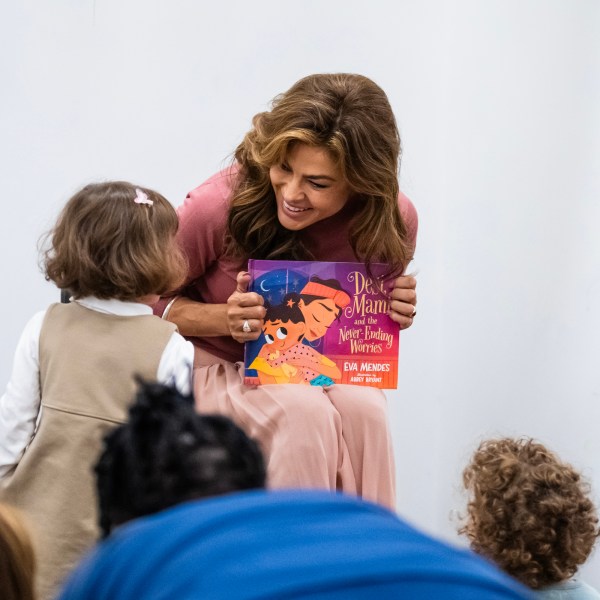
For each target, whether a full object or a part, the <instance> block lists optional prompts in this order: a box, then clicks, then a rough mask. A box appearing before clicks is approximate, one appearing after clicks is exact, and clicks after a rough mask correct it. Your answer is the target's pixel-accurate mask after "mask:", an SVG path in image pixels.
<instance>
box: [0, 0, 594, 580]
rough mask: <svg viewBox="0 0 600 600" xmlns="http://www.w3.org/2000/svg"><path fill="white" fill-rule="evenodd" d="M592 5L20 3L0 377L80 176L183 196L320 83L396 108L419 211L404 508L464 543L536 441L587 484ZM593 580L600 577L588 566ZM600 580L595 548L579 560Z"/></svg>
mask: <svg viewBox="0 0 600 600" xmlns="http://www.w3.org/2000/svg"><path fill="white" fill-rule="evenodd" d="M599 31H600V3H599V2H598V1H597V0H487V1H486V2H480V1H478V0H453V1H452V0H448V1H446V2H445V1H443V0H422V1H417V0H389V1H387V2H386V1H383V0H371V2H368V3H366V2H363V1H357V0H331V1H329V2H317V1H314V0H304V1H303V2H294V3H292V2H276V1H272V0H257V1H255V2H247V1H242V0H230V1H229V2H213V3H204V2H196V1H194V0H172V1H170V2H161V1H158V0H55V1H54V2H44V1H42V0H28V1H25V0H24V1H22V2H13V3H9V2H3V3H2V5H1V6H0V39H1V40H2V52H1V53H0V86H1V90H2V91H1V93H0V131H1V132H2V133H1V136H0V182H1V183H2V194H3V197H2V208H3V211H2V213H3V216H2V219H1V220H0V255H1V256H2V263H1V264H2V271H1V278H2V281H3V282H4V293H3V294H2V297H1V300H0V308H1V311H2V338H1V340H2V342H1V344H0V385H1V386H4V385H5V383H6V381H7V380H8V377H9V373H10V364H11V361H12V353H13V350H14V347H15V345H16V342H17V339H18V336H19V334H20V331H21V329H22V327H23V326H24V324H25V322H26V321H27V319H28V318H29V317H30V316H31V315H32V314H33V313H34V312H35V311H37V310H39V309H42V308H44V307H45V306H46V305H47V304H48V303H49V302H51V301H54V300H56V299H57V297H58V293H57V291H56V290H55V289H54V288H53V287H52V286H51V285H50V284H48V283H46V282H45V281H44V279H43V277H42V275H41V274H40V272H39V270H38V269H37V251H36V243H37V239H38V237H39V236H40V234H41V233H43V232H44V231H45V230H46V229H47V228H48V227H49V226H50V225H51V224H52V221H53V219H54V217H55V216H56V214H57V212H58V210H59V209H60V207H61V206H62V204H63V203H64V202H65V201H66V199H67V198H68V197H69V196H70V195H71V194H72V193H73V192H74V191H75V190H76V189H77V188H78V187H79V186H81V185H82V184H84V183H86V182H88V181H89V180H98V179H115V178H124V179H129V180H132V181H136V182H139V183H142V184H144V185H147V186H150V187H154V188H156V189H158V190H160V191H161V192H163V193H164V194H165V195H166V196H167V197H169V198H170V199H171V200H172V202H173V203H174V204H175V205H178V204H179V203H180V202H181V201H182V200H183V198H184V196H185V193H186V192H187V191H188V190H189V189H191V188H192V187H194V186H195V185H197V184H199V183H200V182H201V181H203V180H204V178H206V177H207V176H209V175H210V174H211V173H212V172H214V171H215V170H217V169H218V168H219V167H220V166H221V165H223V164H224V162H226V161H227V159H228V156H229V154H230V152H231V151H232V150H233V149H234V147H235V146H236V144H237V143H238V142H239V141H240V139H241V137H242V136H243V134H244V133H245V132H246V131H247V129H248V128H249V124H250V119H251V117H252V115H254V114H255V113H256V112H258V111H260V110H264V109H265V108H266V107H267V105H268V102H269V100H270V99H271V98H272V97H273V96H274V95H275V94H277V93H279V92H281V91H283V90H285V89H287V88H288V87H289V86H290V85H291V84H292V83H293V82H294V81H296V80H297V79H299V78H300V77H302V76H304V75H306V74H309V73H312V72H328V71H351V72H360V73H363V74H365V75H368V76H370V77H371V78H373V79H374V80H375V81H377V82H378V83H379V84H380V85H381V86H382V87H383V88H384V89H385V90H386V91H387V93H388V95H389V97H390V100H391V102H392V105H393V107H394V110H395V112H396V115H397V118H398V122H399V125H400V129H401V134H402V137H403V143H404V160H403V165H402V171H401V185H402V188H403V189H404V191H405V192H406V193H407V194H408V195H409V196H410V197H411V198H412V199H413V201H414V203H415V204H416V206H417V209H418V211H419V215H420V231H419V245H418V251H417V257H416V260H415V264H414V269H415V270H417V271H418V279H419V288H418V289H419V315H418V317H417V319H416V324H415V325H414V327H413V328H412V329H411V330H410V331H408V332H406V333H405V334H404V335H403V336H402V359H401V386H400V389H399V390H398V392H397V393H393V394H390V412H391V419H392V426H393V431H394V437H395V444H396V453H397V471H398V488H399V505H398V508H399V511H400V512H401V514H403V515H404V516H406V517H408V518H409V519H410V520H412V521H413V522H415V523H417V524H418V525H420V526H421V527H423V528H425V529H426V530H428V531H430V532H433V533H436V534H438V535H442V536H444V537H448V538H450V539H456V535H455V533H454V530H455V528H456V524H455V522H453V521H452V520H451V518H450V517H451V515H452V514H454V513H455V512H456V511H457V510H460V509H461V508H462V507H463V505H464V498H463V497H462V496H461V495H460V493H459V490H460V471H461V469H462V467H463V466H464V464H465V462H466V460H467V459H468V457H469V455H470V454H471V452H472V450H473V449H474V447H475V445H476V444H477V442H478V441H479V440H481V439H483V438H485V437H487V436H490V435H495V434H510V435H532V436H535V437H537V438H539V439H540V440H542V441H543V442H545V443H547V444H548V445H549V446H551V447H552V448H554V449H555V450H556V451H557V452H559V453H560V454H561V455H562V456H563V457H564V458H565V459H568V460H570V461H572V462H573V463H574V464H575V465H576V466H577V467H578V468H580V469H581V470H583V472H584V473H585V474H586V475H587V476H588V477H589V478H591V479H592V482H593V483H595V491H594V494H595V499H596V500H598V496H599V490H600V436H599V435H598V424H599V423H600V368H599V367H600V363H599V359H600V311H599V310H598V308H599V307H600V239H599V233H600V232H599V229H600V228H599V225H598V224H599V223H600V201H599V200H600V36H599V35H598V32H599ZM594 571H595V572H594ZM584 572H585V575H586V577H587V579H588V581H590V582H591V583H594V584H595V585H596V586H600V551H599V552H597V553H596V555H595V557H594V558H592V560H591V561H590V563H589V564H588V565H587V566H586V567H585V569H584Z"/></svg>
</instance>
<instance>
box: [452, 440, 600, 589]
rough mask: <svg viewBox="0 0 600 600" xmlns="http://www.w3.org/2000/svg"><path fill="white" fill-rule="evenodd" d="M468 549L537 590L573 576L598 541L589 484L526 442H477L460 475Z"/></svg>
mask: <svg viewBox="0 0 600 600" xmlns="http://www.w3.org/2000/svg"><path fill="white" fill-rule="evenodd" d="M463 483H464V486H465V488H466V489H467V491H468V492H469V494H470V501H469V503H468V508H467V518H466V522H465V524H464V526H463V527H462V528H461V529H460V533H465V534H466V535H467V536H468V538H469V540H470V542H471V548H472V549H473V550H474V551H475V552H477V553H478V554H482V555H484V556H486V557H488V558H490V559H491V560H493V561H494V562H495V563H496V564H498V565H499V566H500V568H502V569H503V570H505V571H506V572H507V573H509V574H510V575H512V576H513V577H515V578H516V579H518V580H519V581H521V582H522V583H524V584H525V585H527V586H529V587H531V588H533V589H538V588H541V587H544V586H547V585H549V584H552V583H557V582H559V581H563V580H565V579H568V578H569V577H571V576H573V575H574V573H575V572H576V571H577V567H578V566H579V565H581V564H582V563H584V562H585V560H586V559H587V557H588V556H589V554H590V552H591V551H592V548H593V546H594V543H595V541H596V538H597V537H598V535H599V531H598V517H597V514H596V509H595V507H594V505H593V503H592V501H591V500H590V499H589V497H588V494H589V486H588V485H587V484H586V483H585V482H583V481H582V479H581V476H580V475H579V473H577V472H576V471H575V470H574V469H573V467H572V466H571V465H569V464H567V463H563V462H561V461H560V460H559V459H558V457H557V456H556V455H555V454H553V453H552V452H550V451H549V450H548V449H547V448H545V447H544V446H543V445H542V444H540V443H537V442H535V441H533V440H531V439H525V438H522V439H511V438H503V439H494V440H488V441H484V442H482V443H481V445H480V446H479V448H478V449H477V451H476V452H475V454H474V455H473V458H472V459H471V462H470V464H469V465H468V466H467V467H466V469H465V470H464V472H463Z"/></svg>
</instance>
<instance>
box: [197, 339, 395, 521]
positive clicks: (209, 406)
mask: <svg viewBox="0 0 600 600" xmlns="http://www.w3.org/2000/svg"><path fill="white" fill-rule="evenodd" d="M194 395H195V398H196V407H197V409H198V410H199V412H201V413H218V414H221V415H225V416H228V417H230V418H231V419H233V420H234V421H235V422H236V423H237V424H238V425H239V426H240V427H242V428H243V429H244V430H245V431H246V432H247V433H248V435H250V436H251V437H252V438H254V439H255V440H256V441H257V442H258V443H259V444H260V445H261V448H262V450H263V452H264V454H265V458H266V461H267V476H268V484H269V487H271V488H321V489H329V490H341V491H344V492H346V493H348V494H356V495H359V496H362V497H363V498H365V499H367V500H371V501H372V502H377V503H379V504H383V505H384V506H387V507H388V508H391V509H392V510H395V507H396V489H395V472H394V455H393V450H392V444H391V438H390V433H389V426H388V419H387V411H386V398H385V396H384V394H383V392H382V391H381V390H379V389H376V388H370V387H361V386H354V385H340V384H336V385H332V386H329V387H325V388H322V387H317V386H309V385H295V384H287V385H285V384H284V385H261V386H256V387H254V386H252V387H251V386H246V385H244V384H243V365H242V363H235V364H233V363H230V362H227V361H223V360H221V359H219V358H217V357H215V356H213V355H212V354H209V353H208V352H206V351H204V350H201V349H199V348H196V359H195V365H194Z"/></svg>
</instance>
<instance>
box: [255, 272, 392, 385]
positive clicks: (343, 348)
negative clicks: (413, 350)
mask: <svg viewBox="0 0 600 600" xmlns="http://www.w3.org/2000/svg"><path fill="white" fill-rule="evenodd" d="M248 271H249V272H250V275H251V278H252V279H251V282H250V289H249V291H253V292H256V293H258V294H260V295H261V296H262V297H263V298H264V301H265V307H266V308H267V313H266V316H265V321H264V327H263V332H262V333H261V335H260V337H259V338H258V339H257V340H255V341H252V342H246V344H245V356H244V368H245V371H244V383H246V384H247V385H262V384H268V383H296V384H305V385H333V384H336V383H348V384H352V385H365V386H371V387H378V388H386V389H394V388H396V387H397V384H398V352H399V345H400V336H399V328H398V324H397V323H394V321H392V319H391V318H390V317H389V315H388V309H389V292H390V291H391V288H392V284H393V280H387V281H385V280H383V279H382V277H383V275H384V274H385V271H386V266H385V265H382V264H374V265H372V267H371V271H372V273H373V277H370V276H369V275H368V273H367V269H366V267H365V265H364V264H362V263H346V262H316V261H306V262H305V261H282V260H250V261H249V263H248Z"/></svg>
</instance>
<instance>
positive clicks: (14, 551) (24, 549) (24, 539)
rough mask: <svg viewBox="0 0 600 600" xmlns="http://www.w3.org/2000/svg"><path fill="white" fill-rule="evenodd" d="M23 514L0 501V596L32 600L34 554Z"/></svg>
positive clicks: (16, 599) (12, 599)
mask: <svg viewBox="0 0 600 600" xmlns="http://www.w3.org/2000/svg"><path fill="white" fill-rule="evenodd" d="M22 519H23V517H22V516H21V514H20V513H19V512H17V511H16V510H15V509H13V508H12V507H10V506H8V505H6V504H0V598H2V600H33V599H34V597H35V594H34V590H33V578H34V574H35V556H34V552H33V545H32V543H31V537H30V536H29V532H28V531H27V528H26V527H25V524H24V523H23V520H22Z"/></svg>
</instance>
